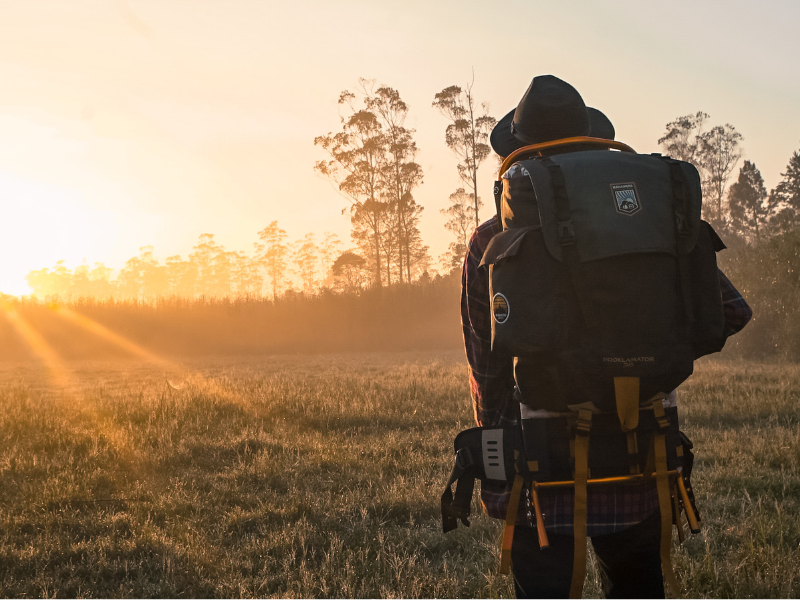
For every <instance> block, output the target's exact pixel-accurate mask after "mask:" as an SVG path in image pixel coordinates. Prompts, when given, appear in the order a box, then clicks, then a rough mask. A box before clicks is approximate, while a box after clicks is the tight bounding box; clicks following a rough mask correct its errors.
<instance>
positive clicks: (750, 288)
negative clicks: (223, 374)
mask: <svg viewBox="0 0 800 600" xmlns="http://www.w3.org/2000/svg"><path fill="white" fill-rule="evenodd" d="M339 107H340V115H339V117H340V127H339V129H338V130H336V131H332V132H328V133H326V134H323V135H320V136H317V137H316V138H315V139H314V140H313V142H314V144H315V145H316V146H317V147H318V148H319V149H320V150H321V151H322V152H323V154H324V158H322V159H321V160H319V161H317V162H316V164H315V165H314V167H313V168H314V171H315V172H316V173H318V174H319V175H321V176H323V177H325V178H328V179H329V180H330V181H331V182H332V183H333V185H334V186H335V187H336V189H337V190H338V191H339V192H340V193H341V195H342V196H343V197H344V198H345V199H346V203H345V204H344V208H343V214H344V213H346V214H348V216H349V218H350V224H351V242H352V243H351V244H345V243H343V242H342V241H341V240H339V239H338V238H337V237H336V236H335V235H332V234H324V235H323V236H321V237H317V236H316V235H315V234H313V233H309V234H306V235H305V236H303V237H301V238H300V239H296V240H289V239H288V236H287V234H286V232H285V231H284V230H283V229H282V228H281V227H280V226H279V224H278V223H277V222H276V221H273V222H272V223H270V224H269V225H267V226H266V227H264V228H263V229H262V230H261V231H259V232H258V241H257V242H255V243H254V244H253V247H252V251H251V252H249V253H247V252H243V251H229V250H227V249H225V248H224V247H223V246H222V245H220V244H218V243H217V242H216V241H215V240H214V236H213V235H212V234H210V233H207V234H202V235H201V236H200V238H199V240H198V242H197V244H196V245H195V246H194V247H193V249H192V251H191V252H190V253H189V255H188V257H187V258H186V259H184V258H182V257H180V256H171V257H168V258H167V259H166V261H164V262H163V263H161V262H159V261H158V259H157V258H156V257H155V255H154V250H153V248H152V247H150V246H145V247H143V248H141V251H140V254H139V255H138V256H136V257H134V258H131V259H130V260H128V261H127V262H126V264H125V266H124V267H123V268H122V269H120V270H119V271H118V272H117V274H116V276H114V272H113V270H112V269H111V268H109V267H106V266H105V265H103V264H102V263H97V264H95V265H94V266H89V265H81V266H78V267H76V268H75V269H69V268H67V267H66V266H65V265H64V264H63V263H57V264H56V265H55V266H54V267H52V268H44V269H41V270H35V271H32V272H31V273H29V274H28V282H29V284H30V286H31V287H32V288H33V290H34V294H35V295H36V296H37V297H39V298H44V297H48V296H51V297H52V296H58V297H60V298H62V299H64V300H70V299H76V298H95V299H103V298H116V299H122V300H145V301H150V300H153V299H157V298H164V297H180V298H188V299H197V298H201V297H204V298H226V297H227V298H237V297H238V298H258V299H261V298H265V299H270V300H276V299H278V298H281V297H286V296H287V295H294V296H297V295H299V294H301V295H303V296H314V297H316V296H319V295H320V294H323V293H328V292H334V293H359V294H360V293H362V292H363V291H364V290H367V289H381V288H385V287H387V286H392V287H394V286H398V285H407V284H409V283H417V284H422V285H424V284H426V283H428V282H431V281H433V280H434V279H437V278H442V277H444V279H445V280H446V282H448V283H447V285H454V286H455V285H457V278H456V277H452V276H448V275H450V274H453V273H454V272H456V271H457V270H458V269H459V268H460V265H461V263H462V261H463V257H464V254H465V252H466V246H467V242H468V239H469V236H470V234H471V233H472V230H473V229H474V227H475V226H476V224H478V223H480V221H481V214H480V211H481V208H482V202H481V198H480V196H479V194H478V190H479V189H480V185H479V181H478V172H479V169H480V168H481V166H482V165H484V164H485V161H486V159H487V158H488V157H489V155H490V154H491V149H490V147H489V144H488V137H489V134H490V132H491V130H492V128H493V127H494V125H495V122H496V121H495V119H494V118H493V117H492V116H491V115H490V114H489V110H488V106H487V105H486V103H482V102H479V101H478V100H477V99H476V98H475V95H474V93H473V91H472V86H471V85H467V86H464V87H460V86H455V85H453V86H448V87H446V88H444V89H443V90H441V91H440V92H439V93H436V94H434V96H433V98H432V102H431V107H432V108H433V109H435V110H437V111H439V112H440V114H441V115H442V116H443V117H444V120H445V126H444V142H445V144H446V145H447V147H448V148H449V149H450V150H451V151H452V153H453V155H454V156H455V158H456V172H455V173H454V180H455V182H457V183H456V186H457V187H456V189H455V190H454V191H453V192H452V193H451V194H450V195H449V202H448V205H447V207H446V208H444V209H442V210H441V212H442V214H443V215H444V217H445V219H446V221H445V224H444V227H445V229H446V230H447V231H449V232H450V234H451V235H452V237H451V242H450V244H449V247H448V249H447V251H446V252H445V253H444V254H443V255H442V256H441V257H439V260H438V272H439V274H438V275H437V274H436V270H435V269H434V267H433V265H432V260H431V258H430V256H429V253H428V250H429V249H428V246H426V245H425V244H424V241H423V240H422V236H421V234H420V231H419V227H418V225H419V219H420V216H421V215H422V213H423V211H424V207H423V206H422V205H420V204H419V203H418V202H417V200H416V198H415V194H416V192H417V190H418V188H419V186H420V185H422V183H423V180H424V173H423V171H422V168H421V167H420V165H419V164H418V163H417V162H416V156H417V153H418V148H417V144H416V141H415V133H416V132H415V130H414V129H412V128H410V127H408V126H407V119H408V115H409V110H410V109H409V106H408V104H407V103H406V102H404V101H403V99H402V98H401V96H400V93H399V92H398V91H397V90H395V89H393V88H391V87H389V86H386V85H376V84H375V82H374V81H370V80H365V79H360V80H359V81H358V85H357V88H356V91H354V92H351V91H348V90H345V91H343V92H342V93H341V94H340V96H339ZM743 143H744V138H743V136H742V135H741V134H740V133H739V132H738V131H737V130H736V128H735V127H734V126H732V125H730V124H727V123H726V124H724V125H714V126H711V125H710V117H709V115H707V114H706V113H704V112H697V113H694V114H690V115H684V116H681V117H678V118H677V119H675V120H673V121H671V122H669V123H667V124H666V126H665V131H664V133H663V135H662V136H661V137H660V139H658V144H659V145H660V146H661V148H662V151H663V152H664V153H665V154H668V155H670V156H672V157H674V158H678V159H681V160H686V161H689V162H691V163H693V164H694V165H696V166H697V168H698V170H699V172H700V174H701V179H702V185H703V195H704V208H703V211H704V215H703V216H704V218H705V219H706V220H708V221H709V222H711V223H712V225H714V227H715V228H716V229H717V231H718V232H719V233H720V235H722V237H723V239H724V240H725V241H726V243H727V244H728V246H729V248H730V249H729V250H728V251H727V252H725V253H722V254H721V255H720V264H721V266H722V267H723V269H724V270H725V271H726V273H728V274H729V276H731V278H732V280H733V281H734V282H735V283H736V285H737V286H738V287H740V289H741V290H742V291H743V292H744V293H745V296H746V297H747V298H748V300H749V301H750V302H751V304H754V308H755V309H756V315H757V316H756V320H755V321H754V325H753V326H751V327H750V328H749V329H751V330H754V331H755V332H756V333H754V334H752V335H750V334H748V335H750V337H749V338H748V336H747V335H746V336H739V337H737V341H736V344H738V345H740V346H741V345H742V344H744V343H745V342H742V341H741V340H746V339H753V340H755V339H756V338H758V340H760V341H759V342H758V343H757V344H756V342H753V344H756V346H758V347H759V348H761V349H764V348H766V347H767V346H770V345H771V347H773V348H776V347H779V346H780V345H781V343H779V342H776V341H775V339H777V338H775V336H776V335H777V336H778V337H779V338H780V339H784V338H785V336H784V337H781V335H783V334H780V333H776V332H780V331H783V332H785V331H789V330H792V327H793V325H791V323H794V322H795V321H798V323H800V313H798V314H797V315H795V316H792V315H794V314H795V309H794V308H793V306H792V305H791V303H788V302H787V299H788V298H792V297H796V295H797V293H798V292H800V281H798V275H797V273H798V272H799V271H798V265H799V264H800V253H798V251H796V248H797V243H796V240H797V238H798V237H800V231H799V230H800V227H799V225H800V154H798V152H794V153H793V155H792V156H791V158H790V160H789V163H788V165H787V167H786V169H785V172H783V173H782V175H781V177H782V178H781V180H780V182H779V183H778V184H777V185H776V186H775V187H774V188H773V189H772V190H769V191H768V190H767V189H766V187H765V184H764V180H763V177H762V176H761V173H760V172H759V169H758V168H757V167H756V165H755V163H754V162H753V161H750V160H744V161H743V162H742V158H743ZM740 162H742V164H741V165H740V164H739V163H740ZM737 167H738V168H739V170H738V174H737V173H736V169H737ZM483 217H484V218H485V217H486V215H483ZM454 310H457V309H454ZM755 323H758V324H755ZM798 328H799V329H798V331H797V333H798V336H797V338H798V339H800V324H798ZM759 331H760V332H761V333H759ZM748 343H749V342H748ZM799 343H800V342H799ZM787 344H788V345H787ZM784 346H785V347H786V348H789V346H791V343H790V342H788V341H787V342H786V344H784ZM792 347H793V346H792ZM786 352H788V353H789V354H791V353H794V352H795V351H794V350H788V349H787V350H786ZM797 354H798V355H800V347H798V348H797Z"/></svg>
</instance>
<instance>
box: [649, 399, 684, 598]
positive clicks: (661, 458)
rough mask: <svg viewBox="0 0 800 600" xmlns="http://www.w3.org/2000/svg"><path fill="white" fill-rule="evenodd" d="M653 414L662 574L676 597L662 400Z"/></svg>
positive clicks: (654, 408)
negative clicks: (654, 421) (654, 419)
mask: <svg viewBox="0 0 800 600" xmlns="http://www.w3.org/2000/svg"><path fill="white" fill-rule="evenodd" d="M653 414H654V416H655V418H656V422H657V423H658V429H656V430H655V431H654V432H653V456H654V458H655V469H656V488H657V490H658V509H659V510H660V511H661V572H662V573H663V574H664V581H666V582H667V585H668V586H669V588H670V591H672V593H673V594H674V595H675V596H678V595H680V592H681V588H680V585H679V584H678V579H677V578H676V577H675V571H673V569H672V558H671V557H670V549H671V548H672V502H671V494H670V491H669V475H668V474H667V444H666V430H667V427H668V426H669V421H668V420H667V417H666V415H665V413H664V403H663V401H662V400H661V398H657V399H656V400H653Z"/></svg>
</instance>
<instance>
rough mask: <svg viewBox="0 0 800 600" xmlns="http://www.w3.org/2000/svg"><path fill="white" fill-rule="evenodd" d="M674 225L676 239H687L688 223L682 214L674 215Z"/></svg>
mask: <svg viewBox="0 0 800 600" xmlns="http://www.w3.org/2000/svg"><path fill="white" fill-rule="evenodd" d="M675 224H676V225H677V229H678V237H682V238H685V237H689V221H688V219H687V218H686V215H684V214H683V213H682V212H676V213H675Z"/></svg>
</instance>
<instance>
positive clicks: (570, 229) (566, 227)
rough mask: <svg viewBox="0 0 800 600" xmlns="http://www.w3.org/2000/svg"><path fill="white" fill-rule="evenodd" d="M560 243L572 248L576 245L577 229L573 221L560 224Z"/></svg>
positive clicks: (569, 220)
mask: <svg viewBox="0 0 800 600" xmlns="http://www.w3.org/2000/svg"><path fill="white" fill-rule="evenodd" d="M558 243H559V244H561V245H562V246H572V245H573V244H574V243H575V227H574V226H573V224H572V219H567V220H566V221H559V222H558Z"/></svg>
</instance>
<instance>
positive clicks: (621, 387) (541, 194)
mask: <svg viewBox="0 0 800 600" xmlns="http://www.w3.org/2000/svg"><path fill="white" fill-rule="evenodd" d="M555 144H566V145H567V147H566V148H564V150H566V151H565V152H564V153H561V154H555V155H551V156H549V157H544V156H538V157H535V158H525V156H526V155H528V156H529V155H530V154H531V153H532V152H536V151H537V150H538V149H539V148H537V147H529V148H526V149H523V150H521V151H517V152H515V153H514V154H513V155H512V156H511V157H509V158H508V159H506V161H505V162H504V164H503V166H502V167H501V171H500V175H501V176H502V174H503V172H504V171H505V170H506V169H508V168H509V167H511V168H513V169H514V170H515V174H514V175H515V176H514V177H510V178H506V179H500V180H498V182H497V183H496V184H495V202H496V207H497V218H498V220H499V222H500V223H501V224H502V229H503V230H502V232H501V233H498V234H497V235H496V236H495V237H494V238H492V240H491V241H490V243H489V245H488V246H487V249H486V251H485V253H484V256H483V259H482V262H481V265H482V266H484V267H488V269H489V278H490V295H491V297H490V302H491V311H492V352H493V353H497V354H498V355H500V356H505V357H507V358H508V360H512V359H513V361H514V377H515V379H516V391H515V395H516V396H515V397H516V399H517V400H519V401H520V402H521V404H522V405H523V406H524V407H526V408H527V409H530V410H532V411H548V413H549V414H551V415H552V414H554V413H557V414H559V415H562V416H558V417H551V418H546V419H523V420H522V421H521V425H520V426H518V427H508V428H505V429H503V428H491V427H487V428H475V429H472V430H468V431H466V432H462V434H461V435H460V436H459V437H458V438H457V439H456V443H455V450H456V453H457V461H456V467H455V469H454V471H453V475H452V476H451V479H450V482H449V483H448V485H447V488H446V490H445V493H444V494H443V496H442V515H443V525H444V529H445V531H448V530H450V529H453V528H454V527H455V526H456V522H457V520H458V519H461V520H462V522H465V523H467V520H466V517H467V516H468V514H469V498H470V497H471V495H472V484H471V483H470V481H471V480H472V479H474V478H478V479H481V480H482V481H485V482H486V481H501V480H505V481H506V482H507V483H508V484H510V485H511V486H512V491H511V501H510V503H509V509H508V515H507V519H506V528H505V534H504V540H503V552H502V561H501V571H503V572H507V571H508V568H509V563H510V549H511V542H512V538H513V529H514V524H515V521H516V515H517V507H518V504H519V502H520V497H521V492H522V490H523V488H524V489H525V490H526V502H527V503H528V505H529V506H530V508H529V509H528V511H529V512H528V513H527V514H528V515H531V514H532V513H535V516H536V521H537V523H536V524H537V527H538V529H539V540H540V543H541V544H542V545H543V546H546V545H547V535H546V533H545V531H544V523H543V521H542V519H541V514H540V511H539V510H538V507H537V489H542V488H543V487H552V486H558V485H570V486H574V490H575V505H574V506H575V510H574V519H575V520H574V535H575V562H574V567H573V568H574V571H573V582H572V589H571V595H572V596H577V597H580V591H581V588H582V584H583V578H584V569H585V549H586V542H585V536H586V510H587V507H586V487H587V485H588V484H593V483H597V484H602V483H605V482H610V481H622V480H626V481H635V480H639V481H641V480H643V479H649V478H650V477H654V478H655V480H656V482H657V488H658V496H659V508H660V510H661V519H662V536H661V537H662V546H661V556H662V566H663V571H664V575H665V578H666V579H667V582H668V583H669V584H670V586H671V587H672V588H673V591H674V592H675V593H677V581H676V579H675V577H674V574H673V573H672V568H671V564H670V555H669V547H670V540H671V535H670V530H671V526H672V522H673V518H674V519H675V522H676V524H677V523H679V520H680V512H681V510H683V511H685V513H686V518H687V520H688V521H689V525H690V529H691V530H692V532H693V533H696V532H698V531H699V524H698V521H699V517H698V514H697V511H696V507H695V506H694V498H693V494H692V493H691V485H690V482H689V478H688V474H689V471H690V469H691V458H692V455H691V452H690V450H689V449H690V448H691V443H690V442H689V441H688V438H686V437H685V436H684V435H683V434H681V433H680V432H679V430H678V415H677V410H676V409H675V408H666V409H665V408H664V404H663V402H662V400H663V398H664V397H665V396H666V395H667V394H669V392H671V391H672V390H674V389H675V388H676V387H677V386H678V385H680V384H681V383H682V382H683V381H684V380H686V378H687V377H689V375H691V373H692V368H693V361H694V360H695V359H697V358H699V357H700V356H703V355H705V354H709V353H711V352H717V351H719V350H721V349H722V346H723V345H724V342H725V337H724V316H723V309H722V297H721V292H720V281H719V271H718V269H717V264H716V252H717V251H718V250H720V249H722V248H724V245H723V244H722V242H721V240H720V239H719V237H718V236H717V234H716V233H715V232H714V230H713V229H712V227H711V226H710V225H709V224H708V223H706V222H704V221H702V220H701V218H700V212H701V207H702V195H701V188H700V177H699V174H698V172H697V170H696V169H695V168H694V167H693V166H692V165H691V164H689V163H686V162H681V161H676V160H672V159H670V158H667V157H663V156H661V155H640V154H636V153H635V152H633V151H632V150H631V149H630V148H629V147H627V146H625V145H624V144H620V143H618V142H606V141H601V140H596V139H592V138H573V139H572V140H566V141H562V142H556V143H555ZM576 144H580V146H576ZM570 145H571V147H570ZM591 145H593V146H595V147H597V146H600V147H602V148H603V149H600V150H593V149H589V150H587V149H586V148H587V146H588V147H591ZM609 147H613V148H616V149H620V150H622V151H621V152H613V151H609V150H608V149H607V148H609ZM576 148H581V149H580V150H579V151H574V150H575V149H576ZM570 150H573V151H570ZM536 153H537V154H538V152H536ZM512 165H513V166H512ZM471 478H472V479H471ZM456 481H458V488H457V489H456V495H455V498H454V497H453V495H452V492H451V489H450V486H451V484H452V483H454V482H456ZM462 482H464V483H463V485H462ZM462 487H463V489H462ZM673 512H674V515H673ZM467 524H468V523H467ZM679 532H680V533H682V530H681V529H679Z"/></svg>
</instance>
